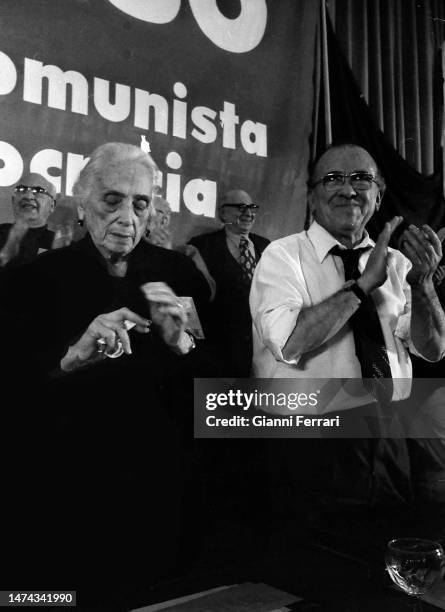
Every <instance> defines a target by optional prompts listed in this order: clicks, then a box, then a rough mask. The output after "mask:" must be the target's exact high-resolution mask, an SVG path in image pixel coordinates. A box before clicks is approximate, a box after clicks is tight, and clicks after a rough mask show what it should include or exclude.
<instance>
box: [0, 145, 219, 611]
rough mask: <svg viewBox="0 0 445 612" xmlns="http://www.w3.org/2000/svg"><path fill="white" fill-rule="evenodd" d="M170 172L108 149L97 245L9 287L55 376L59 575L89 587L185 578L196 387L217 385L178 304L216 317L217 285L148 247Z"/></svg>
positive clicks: (128, 151) (87, 200) (93, 196)
mask: <svg viewBox="0 0 445 612" xmlns="http://www.w3.org/2000/svg"><path fill="white" fill-rule="evenodd" d="M157 172H158V171H157V168H156V165H155V163H154V162H153V160H152V158H151V157H150V156H149V155H147V154H146V153H144V152H142V151H141V150H140V149H139V148H137V147H135V146H132V145H126V144H120V143H109V144H105V145H102V146H101V147H99V148H98V149H96V150H95V151H94V152H93V154H92V155H91V158H90V159H89V161H88V163H87V165H86V166H85V167H84V168H83V170H82V171H81V173H80V175H79V178H78V180H77V182H76V183H75V185H74V189H73V192H74V196H75V198H76V199H77V204H78V215H79V222H80V223H83V224H84V226H85V227H86V230H87V233H86V236H85V238H83V239H82V240H80V241H79V242H76V243H73V244H71V245H70V246H68V247H66V248H62V249H60V250H57V251H53V252H49V253H46V254H44V255H42V256H40V257H39V258H37V260H35V261H34V262H33V263H31V264H29V265H26V266H23V267H22V268H21V269H20V270H17V271H15V272H14V274H13V275H11V276H10V277H9V278H7V279H4V281H3V288H4V289H5V291H4V292H3V296H2V302H3V305H4V308H6V310H7V312H8V313H9V314H10V316H9V319H11V317H13V318H14V319H15V320H18V321H19V322H20V329H21V330H22V331H21V338H23V342H26V354H27V360H28V364H29V363H30V361H29V360H30V359H32V358H33V368H34V366H35V367H38V368H41V369H42V371H43V373H44V375H45V376H47V377H48V383H47V384H46V385H44V386H42V389H44V391H43V394H44V397H43V398H42V399H44V402H45V404H46V413H47V412H48V410H54V412H53V413H51V414H52V415H53V416H54V415H55V419H56V422H57V423H58V427H57V428H56V427H55V426H54V423H53V422H51V423H49V425H50V429H49V431H50V432H51V440H50V445H51V447H50V452H49V454H48V455H47V459H48V460H47V462H46V464H45V466H46V467H45V471H46V474H45V477H46V478H47V479H48V482H50V483H52V484H51V486H52V485H53V484H54V483H55V482H56V485H57V486H55V488H53V489H52V490H53V491H57V495H56V501H55V503H57V504H58V508H59V512H58V513H57V522H59V523H61V524H59V530H61V531H60V533H61V534H63V539H64V542H65V543H64V544H63V547H64V549H65V550H64V551H63V556H64V557H65V559H66V560H67V565H65V566H64V565H63V563H60V564H58V566H59V569H61V570H62V575H61V577H60V578H61V579H64V581H68V582H69V583H70V584H78V585H79V588H81V587H82V586H83V585H84V582H85V580H87V581H88V582H89V577H88V573H89V572H91V571H92V567H95V568H96V569H95V571H96V572H97V575H96V580H98V575H100V574H102V575H104V576H106V583H107V584H108V585H109V584H110V583H112V584H114V585H115V586H116V585H121V586H122V585H125V584H126V582H128V581H130V582H134V583H138V582H140V581H141V580H142V578H143V580H144V582H145V583H146V584H149V583H150V582H152V581H153V580H155V579H157V578H159V577H160V576H162V575H164V574H165V573H166V572H167V571H168V570H169V569H171V566H172V565H173V564H174V562H175V554H176V548H177V543H178V539H179V528H178V525H179V523H180V521H179V518H180V513H181V510H180V508H181V499H182V493H183V488H184V487H183V483H184V478H185V475H184V470H186V469H187V465H188V462H187V459H188V458H189V456H188V452H189V449H187V448H186V447H187V444H185V441H186V440H187V439H191V438H192V406H191V404H192V391H193V388H192V386H193V376H198V375H209V374H212V373H213V372H212V371H211V368H210V369H209V367H210V366H209V364H210V363H211V360H210V361H209V358H208V354H206V355H205V357H203V352H204V350H205V349H203V347H202V346H201V347H200V346H199V342H195V339H194V338H193V336H192V334H191V333H190V331H189V330H188V329H187V317H186V313H185V309H184V307H183V306H182V303H181V301H180V300H179V299H178V297H192V298H193V300H194V303H195V304H196V307H197V310H198V312H200V313H202V308H203V306H204V305H205V302H206V300H207V299H208V294H209V289H208V285H207V283H206V282H205V280H204V278H203V277H202V275H201V274H200V273H199V272H198V270H197V269H196V268H195V266H194V264H193V263H192V262H191V261H190V260H189V259H188V258H187V257H185V256H183V255H181V254H179V253H177V252H175V251H171V250H166V249H163V248H161V247H157V246H154V245H151V244H148V243H147V242H146V241H145V240H142V237H143V236H144V234H145V232H146V228H147V224H148V221H149V219H150V215H151V214H153V212H154V211H153V207H152V195H153V188H154V185H155V183H156V178H157ZM141 288H142V289H141ZM11 313H13V314H11ZM23 330H26V332H25V333H24V332H23ZM196 345H198V346H196ZM121 353H122V354H121ZM119 354H121V356H119V357H118V358H110V356H111V357H113V356H117V355H119ZM107 355H108V356H107ZM203 364H204V365H203ZM50 420H51V419H50ZM184 429H185V430H186V434H187V435H184ZM42 446H44V445H42ZM41 450H42V452H43V449H41ZM61 482H63V485H61ZM43 514H44V513H43ZM47 516H48V514H46V518H47ZM50 522H51V521H50ZM62 526H63V527H62ZM47 529H48V533H50V532H51V531H52V532H53V536H54V529H53V526H49V525H47ZM61 546H62V545H61ZM59 552H60V551H59ZM74 567H75V568H76V572H77V573H76V575H75V576H74V575H73V574H72V572H73V571H74V570H73V568H74ZM69 568H70V569H69ZM84 570H85V571H86V572H87V574H86V576H85V575H84V576H82V572H83V571H84ZM114 573H116V574H117V575H116V576H112V574H114ZM73 581H74V582H73ZM68 582H66V584H68ZM122 588H123V589H124V590H125V587H122ZM98 597H99V596H98ZM99 600H100V597H99Z"/></svg>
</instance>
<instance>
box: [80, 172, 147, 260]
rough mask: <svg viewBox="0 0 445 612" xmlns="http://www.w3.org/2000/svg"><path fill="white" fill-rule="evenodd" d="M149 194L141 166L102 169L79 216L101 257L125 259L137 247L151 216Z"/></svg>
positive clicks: (81, 207) (145, 176) (145, 173)
mask: <svg viewBox="0 0 445 612" xmlns="http://www.w3.org/2000/svg"><path fill="white" fill-rule="evenodd" d="M152 191H153V181H152V178H151V175H150V173H149V171H148V170H147V168H146V167H145V166H143V165H142V164H140V163H137V162H136V163H135V162H131V163H130V162H124V163H122V164H119V165H116V166H114V167H106V168H104V169H103V171H102V173H101V176H100V177H99V179H98V180H96V182H95V183H94V184H93V185H92V188H91V191H90V193H89V195H88V198H87V202H86V203H85V204H84V205H83V206H79V216H80V217H81V218H83V217H84V219H85V225H86V228H87V230H88V231H89V233H90V235H91V238H92V240H93V242H94V244H95V245H96V247H97V248H98V250H99V251H100V252H101V253H102V255H103V256H104V257H106V258H110V257H111V258H112V257H124V256H125V255H128V254H129V253H130V252H131V251H132V250H133V249H134V247H135V246H136V245H137V244H138V242H139V241H140V239H141V238H142V236H143V235H144V233H145V230H146V227H147V222H148V220H149V217H150V216H151V215H152V211H153V209H152V204H151V199H152Z"/></svg>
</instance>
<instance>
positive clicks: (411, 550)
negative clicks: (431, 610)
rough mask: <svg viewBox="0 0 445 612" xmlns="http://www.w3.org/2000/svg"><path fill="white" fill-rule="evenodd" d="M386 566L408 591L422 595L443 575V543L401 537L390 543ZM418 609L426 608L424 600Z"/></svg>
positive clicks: (391, 574)
mask: <svg viewBox="0 0 445 612" xmlns="http://www.w3.org/2000/svg"><path fill="white" fill-rule="evenodd" d="M385 563H386V569H387V571H388V573H389V575H390V576H391V580H392V581H393V582H395V584H396V585H397V586H398V587H400V588H401V589H402V590H403V591H405V593H408V595H413V596H415V597H420V596H421V595H424V594H425V593H427V592H428V591H429V590H430V589H432V588H433V587H434V585H435V584H436V583H437V582H438V581H439V580H441V579H442V577H443V573H444V567H445V563H444V553H443V549H442V546H441V545H440V544H439V543H438V542H433V541H432V540H423V539H420V538H400V539H396V540H391V541H390V542H388V545H387V547H386V556H385ZM416 605H417V609H418V610H421V609H422V607H421V606H422V604H421V603H420V600H419V602H418V604H416Z"/></svg>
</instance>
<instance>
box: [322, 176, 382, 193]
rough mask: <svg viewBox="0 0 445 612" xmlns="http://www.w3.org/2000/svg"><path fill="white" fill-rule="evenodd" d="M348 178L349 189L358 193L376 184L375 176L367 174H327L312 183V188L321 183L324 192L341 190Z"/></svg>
mask: <svg viewBox="0 0 445 612" xmlns="http://www.w3.org/2000/svg"><path fill="white" fill-rule="evenodd" d="M347 178H349V182H350V183H351V187H352V188H353V189H357V190H358V191H366V190H368V189H371V186H372V183H376V184H377V185H378V183H377V181H376V180H375V176H374V175H373V174H370V173H369V172H350V173H349V174H345V173H344V172H329V173H328V174H325V176H323V177H322V178H321V179H319V180H318V181H316V182H315V183H314V187H315V186H316V185H319V184H320V183H323V187H324V188H325V189H326V191H336V190H337V189H341V188H342V187H343V185H344V184H345V180H346V179H347Z"/></svg>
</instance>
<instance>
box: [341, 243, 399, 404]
mask: <svg viewBox="0 0 445 612" xmlns="http://www.w3.org/2000/svg"><path fill="white" fill-rule="evenodd" d="M367 250H368V248H361V249H340V247H339V246H338V245H337V246H335V247H333V248H332V249H331V251H330V252H331V254H332V255H337V256H338V257H341V259H342V261H343V266H344V269H345V280H346V281H347V280H350V279H353V280H356V279H357V278H358V277H359V276H360V272H359V269H358V260H359V258H360V255H361V254H362V253H363V252H364V251H367ZM349 323H350V324H351V327H352V331H353V333H354V343H355V352H356V354H357V359H358V360H359V362H360V366H361V369H362V377H363V379H364V381H363V383H364V385H365V387H366V389H367V390H368V391H369V392H370V393H371V394H372V395H373V396H374V397H375V398H376V399H378V400H382V401H384V402H388V401H390V400H391V397H392V392H393V383H392V375H391V368H390V365H389V360H388V353H387V351H386V346H385V340H384V337H383V331H382V326H381V324H380V319H379V316H378V313H377V310H376V307H375V304H374V300H373V299H372V296H371V295H368V296H367V299H366V300H364V301H363V302H362V303H361V304H360V307H359V308H358V310H356V312H355V313H354V314H353V315H352V317H351V318H350V319H349Z"/></svg>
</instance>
